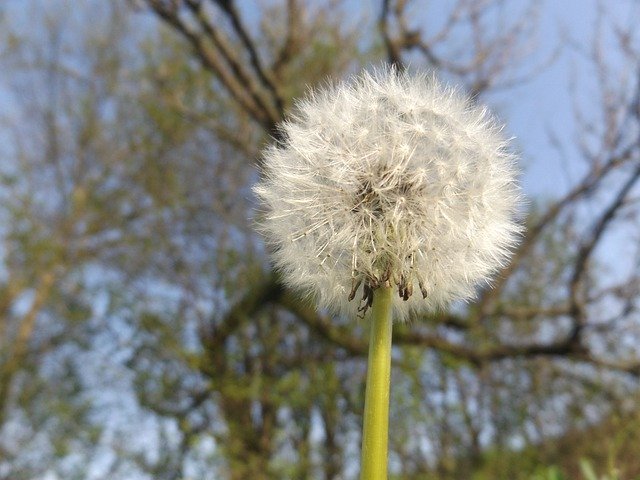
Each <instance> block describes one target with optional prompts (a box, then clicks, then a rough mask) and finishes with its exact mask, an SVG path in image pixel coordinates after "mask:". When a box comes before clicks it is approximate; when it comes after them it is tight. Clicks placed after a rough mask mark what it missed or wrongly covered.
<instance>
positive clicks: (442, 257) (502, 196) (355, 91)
mask: <svg viewBox="0 0 640 480" xmlns="http://www.w3.org/2000/svg"><path fill="white" fill-rule="evenodd" d="M281 128H282V132H283V134H284V138H285V139H286V140H285V141H284V145H281V146H276V145H273V146H270V147H268V148H267V149H266V151H265V152H264V178H263V180H262V181H261V182H260V184H259V185H258V186H257V187H256V188H255V192H256V194H257V195H258V197H259V198H260V200H261V202H262V204H263V206H264V208H265V212H264V217H263V220H262V223H261V229H262V231H263V232H264V234H265V236H266V238H267V241H268V242H269V243H270V244H271V245H272V247H273V257H274V261H275V264H276V266H277V267H278V268H279V269H280V270H281V271H282V273H283V278H284V279H285V281H286V282H287V283H288V284H289V285H290V286H291V287H293V288H295V289H297V290H299V291H302V292H306V293H308V294H310V295H313V296H314V297H315V299H316V300H317V302H318V303H319V305H320V306H321V307H324V308H329V309H331V310H333V311H336V312H337V313H342V314H346V315H354V314H357V313H358V312H366V310H367V309H368V307H369V306H370V305H371V303H372V301H373V296H374V295H375V292H376V290H377V289H378V288H380V287H382V286H393V287H394V288H396V289H397V292H398V295H396V296H395V298H394V300H393V311H394V318H396V319H402V318H406V317H407V316H408V315H410V314H411V313H418V314H419V313H423V312H426V311H430V310H433V309H436V308H439V307H445V306H447V305H448V304H449V303H450V302H451V301H453V300H456V299H470V298H472V297H473V296H474V294H475V289H476V286H477V285H478V284H479V283H482V282H487V281H489V280H490V278H491V275H492V274H494V273H495V271H496V270H497V269H498V268H500V267H501V266H502V265H504V264H505V262H506V261H507V259H508V256H509V254H510V250H511V248H512V246H513V245H514V243H515V242H516V240H517V238H518V234H519V232H520V227H519V225H518V224H517V222H516V221H515V216H516V213H517V209H518V205H519V199H520V194H519V188H518V185H517V168H516V165H515V160H516V159H515V156H514V155H513V154H511V153H510V152H509V150H508V149H507V146H508V142H507V141H506V139H505V138H504V137H503V136H502V126H501V125H500V124H499V123H498V122H497V121H496V120H495V119H494V118H493V117H492V116H491V115H490V114H489V112H488V110H487V109H486V108H484V107H482V106H478V105H476V104H474V103H473V102H472V101H471V100H470V99H469V98H468V97H466V96H465V95H464V94H463V93H461V92H459V91H458V90H456V89H453V88H450V87H447V86H445V85H443V84H442V83H440V82H439V81H438V80H437V79H436V78H435V77H434V76H428V75H411V74H409V73H397V72H395V71H393V70H391V69H381V70H378V71H374V72H373V73H363V74H361V75H360V76H357V77H355V78H353V79H351V80H349V81H347V82H344V83H341V84H338V85H335V86H331V87H327V88H325V89H319V90H317V91H315V92H313V93H311V94H310V95H309V96H308V97H307V98H306V99H304V100H302V101H300V102H299V103H298V104H297V109H296V110H295V112H294V114H293V115H292V116H291V117H290V119H289V120H288V121H287V122H285V123H284V124H283V125H282V126H281ZM414 291H418V292H419V293H420V295H414ZM359 298H362V300H361V301H360V303H358V300H357V299H359Z"/></svg>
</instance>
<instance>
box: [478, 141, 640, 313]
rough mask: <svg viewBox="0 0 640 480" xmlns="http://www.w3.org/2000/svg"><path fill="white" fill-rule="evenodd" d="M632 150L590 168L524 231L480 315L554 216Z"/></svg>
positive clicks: (587, 192) (483, 300)
mask: <svg viewBox="0 0 640 480" xmlns="http://www.w3.org/2000/svg"><path fill="white" fill-rule="evenodd" d="M634 148H635V145H633V146H630V147H629V148H627V149H625V150H624V151H623V152H621V153H620V154H619V155H616V156H614V157H612V158H610V159H609V161H608V162H607V163H606V164H605V165H603V166H601V167H594V168H593V169H592V170H591V171H589V172H588V173H587V174H586V175H585V176H584V177H583V179H582V181H581V182H580V183H579V184H578V185H577V186H576V187H575V188H574V189H573V190H571V191H570V192H569V193H568V194H567V195H565V196H564V198H562V199H560V200H558V201H557V202H556V203H554V204H553V205H551V207H549V209H548V210H547V211H546V213H545V214H544V215H543V216H542V218H541V219H540V220H538V221H537V222H536V223H535V224H534V225H533V226H531V227H530V228H529V229H528V230H527V235H526V237H525V238H524V239H523V241H522V243H521V244H520V246H519V247H518V249H517V250H516V252H515V253H514V255H513V257H512V259H511V262H510V263H509V265H507V266H506V267H505V268H503V269H502V270H501V271H500V273H499V274H498V275H497V276H496V279H495V281H494V284H493V288H492V289H491V290H485V292H484V293H483V295H482V297H481V298H480V301H479V306H480V311H481V312H482V314H487V310H488V307H489V305H490V303H491V302H492V301H493V300H495V299H496V298H497V297H498V296H499V295H500V293H501V292H502V287H504V284H505V283H506V282H507V280H508V279H509V278H510V277H511V275H512V274H513V273H514V272H515V271H516V269H517V267H518V266H519V264H520V262H521V261H522V260H524V258H525V257H526V255H527V254H528V253H529V252H530V251H531V249H532V248H533V247H534V246H535V245H536V240H537V239H538V237H539V236H540V234H541V233H542V232H543V231H544V230H545V229H546V228H547V227H548V226H549V225H551V223H552V222H553V221H554V220H555V219H556V218H558V216H559V215H560V214H561V213H562V212H563V211H564V210H565V209H566V208H567V207H568V206H570V205H571V204H573V203H574V202H576V201H577V200H579V199H581V198H583V197H586V196H588V195H590V194H592V193H593V192H594V191H595V189H596V187H597V186H598V185H599V184H600V182H601V181H602V179H603V178H604V177H605V176H606V175H607V174H608V173H610V172H611V171H613V170H614V169H615V168H617V167H619V166H621V165H623V164H624V163H626V162H627V161H629V160H630V159H631V157H632V155H633V151H634Z"/></svg>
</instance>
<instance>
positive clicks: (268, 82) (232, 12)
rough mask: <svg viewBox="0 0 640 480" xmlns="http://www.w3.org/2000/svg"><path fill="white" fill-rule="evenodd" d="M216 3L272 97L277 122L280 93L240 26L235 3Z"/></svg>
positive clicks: (221, 0) (219, 0)
mask: <svg viewBox="0 0 640 480" xmlns="http://www.w3.org/2000/svg"><path fill="white" fill-rule="evenodd" d="M216 3H217V4H218V5H219V6H220V8H222V9H223V10H224V11H225V12H226V13H227V15H228V17H229V20H231V24H232V25H233V29H234V30H235V32H236V34H237V35H238V37H239V38H240V41H241V42H242V44H243V45H244V47H245V49H246V50H247V53H248V54H249V59H250V61H251V65H252V67H253V69H254V70H255V72H256V74H257V75H258V78H259V79H260V81H261V82H262V83H263V84H264V86H265V87H266V88H267V90H269V92H270V93H271V95H272V96H273V101H274V103H275V107H276V110H277V112H278V117H279V118H278V120H279V119H280V118H282V117H283V116H284V102H283V100H282V96H281V95H280V92H279V91H278V88H277V86H276V84H275V82H274V81H273V79H272V77H271V75H270V74H269V73H268V72H267V71H266V70H265V69H264V67H263V66H262V62H261V61H260V57H259V56H258V51H257V49H256V46H255V44H254V42H253V40H252V39H251V37H249V34H248V32H247V30H246V29H245V28H244V25H243V24H242V21H241V19H240V14H239V13H238V10H237V9H236V6H235V2H234V1H233V0H216Z"/></svg>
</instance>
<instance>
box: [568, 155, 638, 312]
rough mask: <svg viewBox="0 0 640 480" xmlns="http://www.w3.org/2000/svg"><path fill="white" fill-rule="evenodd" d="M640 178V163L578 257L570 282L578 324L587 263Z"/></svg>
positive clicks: (584, 244)
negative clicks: (581, 291) (580, 293)
mask: <svg viewBox="0 0 640 480" xmlns="http://www.w3.org/2000/svg"><path fill="white" fill-rule="evenodd" d="M639 178H640V162H638V166H637V167H636V168H635V169H634V170H633V172H632V175H631V176H630V177H629V179H628V180H627V181H626V182H625V183H624V185H623V186H622V188H621V189H620V191H619V192H618V194H617V195H616V197H615V198H614V199H613V201H612V202H611V205H609V207H608V208H607V209H606V210H605V211H604V213H603V214H602V216H601V217H600V219H599V220H598V222H597V223H596V224H595V225H594V227H593V230H592V232H591V235H590V236H589V238H588V239H587V240H586V241H585V242H583V243H582V245H581V246H580V249H579V250H578V254H577V257H576V263H575V265H574V269H573V274H572V276H571V279H570V281H569V291H570V299H571V313H572V316H573V317H574V319H575V320H576V322H578V323H580V324H582V322H583V320H584V318H583V317H584V306H583V302H582V301H581V299H580V298H579V288H580V285H581V284H582V278H583V276H584V273H585V271H586V267H587V263H588V261H589V259H590V257H591V255H592V253H593V251H594V250H595V248H596V246H597V245H598V243H599V242H600V240H601V239H602V236H603V234H604V232H605V230H606V228H607V226H608V225H609V224H610V223H611V222H612V221H613V219H614V218H615V216H616V213H617V212H618V210H619V209H620V208H621V207H622V206H623V205H624V201H625V198H626V197H627V195H628V194H629V192H630V191H631V189H632V188H633V187H634V185H635V184H636V182H637V181H638V179H639Z"/></svg>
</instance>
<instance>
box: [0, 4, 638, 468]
mask: <svg viewBox="0 0 640 480" xmlns="http://www.w3.org/2000/svg"><path fill="white" fill-rule="evenodd" d="M638 23H640V3H639V2H637V1H635V0H615V1H605V0H602V1H601V2H596V1H592V0H583V1H579V0H562V1H555V2H552V1H546V2H545V1H537V0H413V1H409V0H407V1H404V0H366V1H351V0H313V1H312V0H247V1H244V0H243V1H240V0H235V1H234V0H128V1H125V0H2V2H0V479H5V480H19V479H44V480H56V479H91V480H98V479H126V480H128V479H131V480H138V479H141V480H142V479H167V480H169V479H172V480H173V479H175V480H178V479H221V480H227V479H229V480H244V479H250V480H266V479H300V480H302V479H326V480H338V479H344V480H350V479H355V478H357V473H358V462H359V446H360V425H361V412H362V407H363V393H364V374H365V362H366V348H367V335H366V333H367V325H366V322H363V321H361V320H358V319H351V318H332V317H330V316H328V315H327V313H326V312H322V311H320V312H318V311H316V309H315V308H314V307H313V306H312V305H308V304H305V303H304V302H302V301H301V300H300V299H299V298H297V297H296V296H295V294H294V293H293V292H290V291H287V290H286V289H285V288H284V287H283V286H282V285H281V283H280V281H279V278H278V276H277V274H276V273H274V272H273V271H272V269H271V267H270V265H269V262H268V259H267V256H266V252H265V250H264V247H263V243H262V241H261V239H260V238H259V237H258V236H257V235H256V233H255V232H254V230H253V228H252V220H253V217H254V207H255V199H254V197H253V195H252V193H251V186H252V185H253V184H254V183H255V182H256V180H257V179H258V178H259V176H260V169H259V164H260V153H259V152H260V149H261V148H262V146H264V145H265V143H266V142H269V141H270V139H271V138H273V137H277V135H278V131H277V129H276V125H277V123H278V122H279V121H281V120H282V119H284V118H286V117H287V114H288V112H289V111H290V109H291V107H292V104H293V102H294V99H295V98H296V97H299V96H301V95H303V94H304V92H305V91H306V90H307V88H309V87H310V86H314V85H319V84H322V82H325V81H327V79H340V78H344V77H345V76H347V75H349V74H351V73H354V72H358V71H359V70H360V69H361V68H363V67H371V66H375V65H381V64H384V63H393V64H395V65H396V66H397V67H398V68H408V69H410V70H433V71H435V72H437V74H438V75H440V76H441V77H442V78H443V79H445V80H446V81H448V82H451V83H454V84H457V85H459V86H460V88H463V89H465V90H466V91H468V92H469V93H470V94H472V95H474V97H475V98H476V99H477V101H478V102H482V103H485V104H487V105H489V106H490V107H491V108H492V110H493V111H494V112H495V113H496V114H497V115H498V116H499V117H500V118H501V119H502V120H503V121H504V122H505V123H506V125H507V126H506V131H507V134H508V135H509V136H514V137H516V140H515V145H516V146H517V147H516V148H517V149H518V151H519V152H520V154H521V157H522V161H521V165H522V169H523V175H522V182H523V187H524V192H525V193H526V194H527V196H528V204H527V206H526V209H525V210H524V211H523V212H522V221H523V222H524V223H526V225H527V233H526V234H525V236H524V237H523V239H522V242H521V244H520V246H519V247H518V249H517V251H516V253H515V255H514V259H513V262H512V263H511V264H510V265H509V266H508V267H506V268H505V269H504V270H503V271H502V272H501V273H500V275H499V276H498V277H497V279H496V281H495V282H494V288H493V289H480V290H479V291H478V298H477V301H475V302H472V303H470V304H456V305H452V307H451V309H450V310H449V311H443V312H437V313H434V314H433V315H430V316H428V317H425V318H414V319H412V320H411V321H410V322H408V323H406V324H402V325H397V326H396V328H395V332H394V334H395V337H394V351H393V371H392V396H391V428H390V433H391V435H390V448H391V456H390V470H391V478H392V479H397V480H399V479H406V480H409V479H415V480H422V479H427V480H428V479H443V480H444V479H447V480H448V479H451V480H453V479H465V480H466V479H472V480H474V479H475V480H484V479H492V480H495V479H509V480H525V479H526V480H531V479H556V480H559V479H561V478H565V479H583V478H584V479H585V480H594V479H605V478H606V479H610V480H612V479H614V478H619V479H620V480H622V479H633V478H638V477H639V476H640V403H639V402H640V396H639V393H640V392H639V389H638V387H639V384H638V376H639V375H640V349H639V348H638V347H639V340H640V313H639V309H640V297H639V291H640V216H639V214H640V186H639V185H638V184H639V183H640V141H639V140H640V38H639V37H640V31H639V30H638V29H637V28H636V27H637V25H638ZM587 463H588V465H589V467H588V468H587V467H586V466H585V465H587ZM581 465H582V466H581ZM590 470H592V471H590Z"/></svg>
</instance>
